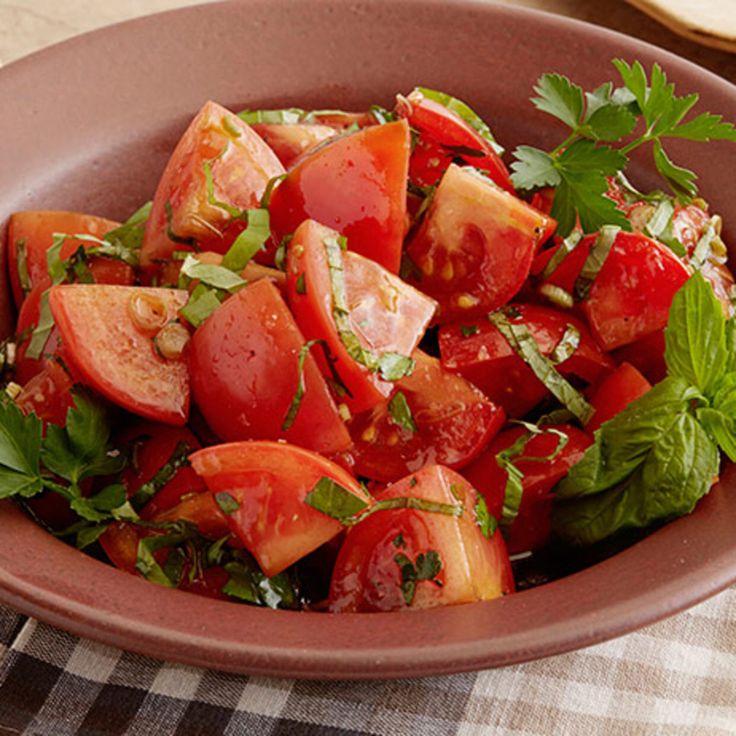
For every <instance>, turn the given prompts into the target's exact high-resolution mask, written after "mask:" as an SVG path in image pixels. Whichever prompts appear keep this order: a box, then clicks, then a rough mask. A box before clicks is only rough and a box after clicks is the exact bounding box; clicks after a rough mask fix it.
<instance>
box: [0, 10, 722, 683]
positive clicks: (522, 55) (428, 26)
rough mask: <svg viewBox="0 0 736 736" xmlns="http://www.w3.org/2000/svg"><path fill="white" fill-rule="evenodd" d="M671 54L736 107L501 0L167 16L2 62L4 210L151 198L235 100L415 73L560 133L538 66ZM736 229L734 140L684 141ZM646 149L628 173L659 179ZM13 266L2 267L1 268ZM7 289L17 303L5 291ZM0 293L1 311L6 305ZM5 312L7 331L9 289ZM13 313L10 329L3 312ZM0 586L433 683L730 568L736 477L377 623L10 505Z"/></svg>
mask: <svg viewBox="0 0 736 736" xmlns="http://www.w3.org/2000/svg"><path fill="white" fill-rule="evenodd" d="M617 56H622V57H624V58H626V59H628V60H633V59H640V60H641V61H642V62H643V63H645V65H647V66H649V65H650V64H651V63H652V62H653V61H655V60H656V61H659V62H660V63H661V64H662V65H663V66H664V67H665V69H666V71H667V73H668V74H669V76H670V78H671V79H672V80H673V81H674V82H675V83H676V84H677V87H678V92H679V93H680V94H684V93H685V92H692V91H698V92H700V94H701V99H702V103H703V105H702V109H704V110H709V111H712V112H718V113H721V114H723V115H724V116H725V117H726V118H728V119H734V118H736V89H735V88H734V87H732V86H731V85H730V84H728V83H727V82H725V81H723V80H721V79H719V78H718V77H715V76H714V75H712V74H710V73H708V72H706V71H704V70H702V69H699V68H698V67H695V66H694V65H692V64H689V63H688V62H685V61H683V60H681V59H679V58H677V57H675V56H672V55H671V54H668V53H666V52H664V51H661V50H659V49H656V48H654V47H651V46H648V45H646V44H644V43H641V42H638V41H635V40H633V39H629V38H626V37H623V36H620V35H618V34H615V33H612V32H609V31H604V30H603V29H600V28H595V27H592V26H588V25H585V24H582V23H578V22H575V21H570V20H567V19H563V18H560V17H557V16H551V15H546V14H542V13H534V12H530V11H524V10H520V9H515V8H510V7H506V6H495V5H491V4H488V3H486V2H472V1H467V2H447V0H443V1H442V2H440V1H439V0H429V1H428V0H423V2H419V1H418V0H375V1H374V2H351V3H343V2H339V1H338V0H335V2H329V1H328V0H313V1H312V2H310V3H303V2H298V0H270V1H269V2H266V1H255V0H254V1H252V2H251V1H246V2H243V1H241V2H230V3H217V4H213V5H206V6H201V7H194V8H187V9H184V10H179V11H174V12H170V13H165V14H161V15H158V16H152V17H149V18H144V19H140V20H136V21H132V22H129V23H125V24H122V25H119V26H114V27H111V28H108V29H104V30H102V31H99V32H95V33H93V34H89V35H86V36H83V37H80V38H78V39H75V40H72V41H71V42H67V43H65V44H61V45H59V46H56V47H53V48H51V49H48V50H46V51H43V52H41V53H39V54H36V55H34V56H32V57H29V58H27V59H25V60H21V61H20V62H16V63H15V64H11V65H10V66H9V67H7V68H6V69H4V70H2V71H1V72H0V98H1V99H3V100H5V101H7V102H8V103H9V104H5V105H2V106H0V160H1V161H2V167H0V223H5V222H6V221H7V217H8V216H9V215H10V213H12V212H13V211H15V210H18V209H33V208H42V209H54V208H59V209H76V210H82V211H88V212H92V213H96V214H100V215H105V216H108V217H112V218H122V217H125V216H126V215H127V214H129V213H130V212H131V211H132V210H133V209H134V208H136V207H137V206H138V205H140V204H141V203H142V202H143V201H145V200H146V199H148V198H150V197H151V195H152V194H153V191H154V189H155V186H156V183H157V180H158V176H159V175H160V173H161V171H162V169H163V167H164V165H165V163H166V160H167V158H168V156H169V154H170V152H171V150H172V148H173V146H174V144H175V142H176V140H177V139H178V136H179V135H180V134H181V132H182V131H183V129H184V128H185V126H186V124H187V122H188V120H189V119H190V118H191V116H192V115H193V114H194V112H195V111H196V110H197V109H198V108H199V107H200V106H201V104H202V103H203V102H204V101H206V100H207V99H209V98H212V99H215V100H217V101H218V102H221V103H222V104H225V105H226V106H229V107H231V108H232V109H236V110H237V109H240V108H241V107H246V106H248V107H265V106H278V107H283V106H288V105H298V106H300V107H306V108H309V107H342V108H347V109H351V108H352V109H361V108H365V107H366V106H367V105H368V104H371V103H374V102H377V103H380V104H383V105H385V106H390V105H391V104H392V100H393V96H394V94H395V93H396V92H399V91H403V92H406V91H409V90H410V89H411V88H412V87H413V86H415V85H417V84H422V85H426V86H430V87H434V88H437V89H442V90H446V91H449V92H451V93H453V94H455V95H456V96H458V97H461V98H463V99H465V100H466V101H468V102H469V103H470V104H471V105H472V106H473V107H474V108H476V109H477V111H478V112H479V113H480V114H481V115H482V116H483V117H484V118H485V119H486V120H487V121H488V122H489V123H490V125H491V128H492V129H493V131H494V133H495V134H496V136H497V137H498V139H499V140H500V141H501V142H502V143H503V144H504V145H505V146H506V147H507V149H513V147H514V146H515V145H517V144H518V143H521V142H526V143H531V144H534V145H540V146H546V145H550V144H552V145H554V144H556V143H557V142H559V140H560V137H561V135H564V131H563V129H562V126H557V125H555V124H554V122H551V118H549V117H548V116H546V115H543V114H542V113H539V112H537V111H535V110H534V108H533V107H532V106H531V104H530V103H529V102H528V98H529V96H530V95H531V90H532V86H533V84H534V82H535V81H536V79H537V77H538V76H539V74H541V73H542V72H545V71H557V72H560V73H562V74H567V75H568V76H570V77H571V78H573V79H574V80H575V81H577V82H578V83H580V84H582V85H583V86H584V87H585V88H592V87H594V86H597V85H598V84H600V83H602V82H604V81H606V80H609V79H613V78H614V69H613V67H612V66H611V65H610V63H609V62H610V60H611V59H612V58H614V57H617ZM669 148H671V152H672V155H673V157H675V158H676V160H677V161H678V163H679V162H682V163H684V164H685V165H689V166H690V167H692V168H695V170H697V171H698V172H699V173H700V175H701V190H702V192H703V194H704V196H705V197H706V198H707V199H709V201H710V202H711V203H712V205H713V209H714V210H715V211H717V212H720V213H721V214H722V215H723V216H724V221H725V233H724V237H725V238H726V240H728V239H729V238H730V239H731V240H733V239H734V234H736V230H735V229H734V222H736V207H735V206H734V204H733V202H734V199H733V197H732V196H731V195H730V191H731V187H732V183H731V172H732V171H733V170H734V168H736V151H734V150H733V149H734V147H733V146H728V145H726V144H721V143H712V144H709V145H705V146H703V145H692V144H687V143H683V142H679V143H677V144H673V145H672V146H670V147H669ZM651 171H652V169H651V163H650V162H649V161H648V160H647V159H646V157H642V158H641V159H637V160H636V162H635V169H634V178H635V180H636V181H637V183H639V184H640V185H641V186H642V187H647V186H649V184H650V183H651V182H652V180H653V179H652V176H651ZM0 265H1V264H0ZM3 300H4V302H3ZM3 304H4V306H3ZM0 317H2V318H3V319H4V321H5V325H4V326H5V327H6V328H7V327H8V325H9V324H10V319H11V317H10V312H9V309H8V305H7V290H5V293H3V294H2V299H0ZM0 326H2V325H0ZM0 523H2V528H3V537H4V542H5V543H4V544H3V545H2V546H0V599H1V600H3V601H4V602H7V603H10V604H11V605H14V606H16V607H17V608H19V609H20V610H23V611H25V612H27V613H30V614H32V615H35V616H37V617H39V618H41V619H43V620H46V621H48V622H50V623H53V624H56V625H58V626H61V627H63V628H66V629H68V630H71V631H73V632H74V633H77V634H80V635H86V636H90V637H92V638H96V639H98V640H101V641H104V642H106V643H110V644H113V645H116V646H121V647H125V648H128V649H133V650H136V651H140V652H145V653H147V654H153V655H156V656H159V657H163V658H167V659H176V660H182V661H186V662H189V663H192V664H199V665H203V666H211V667H219V668H222V669H229V670H234V671H241V672H253V673H260V674H272V675H290V676H301V677H320V678H325V677H330V678H342V677H346V678H366V677H393V676H409V675H426V674H433V673H439V672H452V671H458V670H466V669H473V668H480V667H488V666H496V665H501V664H508V663H511V662H518V661H523V660H526V659H530V658H534V657H539V656H544V655H547V654H552V653H556V652H560V651H565V650H567V649H571V648H575V647H579V646H584V645H587V644H590V643H593V642H595V641H600V640H602V639H605V638H609V637H611V636H615V635H618V634H620V633H623V632H625V631H628V630H631V629H633V628H635V627H637V626H640V625H643V624H645V623H648V622H651V621H654V620H656V619H658V618H661V617H663V616H665V615H668V614H670V613H672V612H674V611H676V610H679V609H681V608H683V607H685V606H687V605H692V604H693V603H695V602H697V601H699V600H701V599H702V598H704V597H706V596H707V595H709V594H712V593H714V592H715V591H717V590H719V589H721V588H723V587H725V586H726V585H727V584H729V583H730V582H732V581H733V580H734V579H736V537H734V535H733V533H732V530H733V529H734V528H736V472H734V470H733V468H728V469H726V471H725V472H724V474H723V477H722V482H721V485H720V486H719V487H718V488H716V489H715V490H714V491H713V492H712V493H711V494H710V495H709V496H708V497H707V498H706V499H705V500H704V501H703V502H702V504H701V505H700V506H699V508H698V509H697V511H696V513H694V514H693V515H692V516H690V517H687V518H684V519H680V520H678V521H676V522H674V523H672V524H670V525H668V526H666V527H664V528H663V529H661V530H659V531H657V532H656V533H654V534H652V535H651V536H649V537H648V538H646V539H644V540H643V541H641V542H639V543H637V544H635V545H634V546H632V547H631V548H629V549H627V550H625V551H624V552H622V553H621V554H619V555H617V556H615V557H614V558H611V559H609V560H606V561H605V562H602V563H600V564H598V565H596V566H594V567H592V568H589V569H587V570H584V571H583V572H581V573H577V574H575V575H572V576H570V577H568V578H565V579H563V580H559V581H556V582H554V583H551V584H549V585H546V586H543V587H541V588H537V589H534V590H531V591H526V592H523V593H520V594H518V595H515V596H511V597H509V598H506V599H503V600H501V601H496V602H492V603H488V604H474V605H467V606H459V607H456V608H452V609H442V610H434V611H423V612H415V613H411V614H379V615H371V616H370V617H366V616H356V615H344V616H331V615H327V614H303V613H288V612H271V611H261V610H258V609H253V608H249V607H246V606H238V605H234V604H228V603H221V602H216V601H210V600H206V599H201V598H197V597H196V596H191V595H188V594H185V593H180V592H178V591H170V590H164V589H160V588H157V587H156V586H153V585H150V584H148V583H146V582H145V581H142V580H139V579H136V578H134V577H132V576H128V575H126V574H124V573H121V572H119V571H117V570H114V569H112V568H110V567H108V566H105V565H103V564H101V563H99V562H96V561H95V560H92V559H90V558H88V557H86V556H84V555H83V554H81V553H79V552H77V551H76V550H74V549H72V548H69V547H67V546H65V545H63V544H62V543H60V542H58V541H57V540H55V539H54V538H53V537H51V536H50V535H48V534H46V533H45V532H43V531H42V530H41V529H39V528H38V527H36V526H35V525H34V524H33V523H32V522H31V521H30V520H29V519H28V518H26V517H25V516H24V515H23V514H22V513H21V512H20V511H19V510H18V509H17V508H15V507H14V506H12V505H11V504H8V503H5V504H4V505H1V506H0Z"/></svg>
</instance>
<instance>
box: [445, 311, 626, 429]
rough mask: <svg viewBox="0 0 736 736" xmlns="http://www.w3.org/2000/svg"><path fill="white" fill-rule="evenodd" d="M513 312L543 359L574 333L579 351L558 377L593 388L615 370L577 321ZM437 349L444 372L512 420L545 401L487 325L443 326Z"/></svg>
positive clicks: (505, 344)
mask: <svg viewBox="0 0 736 736" xmlns="http://www.w3.org/2000/svg"><path fill="white" fill-rule="evenodd" d="M513 308H514V309H515V310H516V311H517V312H518V313H519V315H520V317H519V321H521V322H523V323H524V324H525V325H526V326H527V328H528V329H529V331H530V332H531V334H532V337H534V340H535V341H536V343H537V345H538V346H539V349H540V351H541V352H542V354H543V355H546V356H549V355H550V354H551V353H552V351H553V350H554V349H555V347H556V346H557V345H558V344H559V342H560V340H561V339H562V337H563V335H564V334H565V331H566V330H567V328H568V325H572V326H573V327H575V328H576V329H577V330H578V332H579V333H580V344H579V345H578V348H577V350H575V352H574V353H573V354H572V355H571V356H570V357H569V358H568V359H567V360H565V361H563V362H562V363H560V364H559V365H558V366H557V369H558V370H559V372H560V373H562V375H564V376H570V375H574V376H577V377H578V378H582V379H583V380H585V381H588V382H591V381H595V380H596V379H597V378H598V377H599V376H600V375H601V374H602V373H605V372H607V371H609V370H611V369H612V368H613V366H614V364H613V362H612V361H611V359H610V358H609V357H608V356H607V355H606V354H605V353H604V352H603V351H602V350H601V349H600V348H599V347H598V346H597V345H596V343H595V341H594V340H593V337H592V336H591V334H590V332H589V331H588V330H587V328H586V327H585V325H584V324H583V323H582V322H581V321H580V320H579V319H577V318H576V317H574V316H572V315H571V314H569V313H567V312H562V311H559V310H556V309H552V308H550V307H543V306H539V305H536V304H516V305H514V306H513ZM511 320H512V321H515V318H511ZM468 327H472V328H477V331H476V332H475V334H472V335H464V334H463V330H467V329H468ZM439 344H440V355H441V356H442V365H443V367H444V368H447V369H448V370H450V371H454V372H456V373H459V374H460V375H461V376H464V377H465V378H467V379H468V380H469V381H470V382H471V383H473V384H475V385H476V386H477V387H478V388H479V389H480V390H481V391H482V392H483V393H484V394H485V395H486V396H487V397H488V398H489V399H490V400H491V401H493V402H494V403H496V404H498V405H500V406H502V407H503V408H504V409H505V411H506V413H507V414H508V415H509V416H510V417H513V418H518V417H522V416H524V415H525V414H527V413H528V412H529V411H531V410H532V409H533V408H534V407H535V406H536V405H537V404H538V403H539V402H540V401H542V399H544V397H545V396H547V395H548V391H547V388H546V387H545V386H544V384H543V383H542V382H541V381H540V380H539V379H538V378H537V377H536V376H535V375H534V373H533V371H532V369H531V368H530V367H529V366H528V365H527V364H526V363H525V362H524V360H523V359H522V358H521V357H520V356H519V355H518V354H517V353H516V351H515V350H514V349H513V348H512V347H511V345H509V343H508V341H507V340H506V338H505V337H504V336H503V335H502V334H501V333H500V332H499V331H498V329H497V328H496V327H495V325H493V324H492V323H491V322H490V321H489V320H487V319H478V320H471V321H470V322H464V323H458V324H453V325H443V327H442V328H441V329H440V332H439Z"/></svg>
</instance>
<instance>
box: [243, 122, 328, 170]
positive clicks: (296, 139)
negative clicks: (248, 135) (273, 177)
mask: <svg viewBox="0 0 736 736" xmlns="http://www.w3.org/2000/svg"><path fill="white" fill-rule="evenodd" d="M252 127H253V130H255V132H256V133H258V135H260V136H261V138H263V140H264V141H266V143H267V144H268V146H269V148H270V149H271V150H272V151H273V152H274V153H275V154H276V155H277V156H278V159H279V161H281V163H282V164H283V165H284V166H285V167H286V168H287V169H288V168H289V167H290V166H291V165H292V164H293V163H294V162H295V161H296V160H297V159H298V158H299V157H300V156H301V155H302V154H303V153H305V152H306V151H309V150H310V149H311V148H314V147H315V146H316V145H318V144H319V143H322V142H323V141H326V140H327V139H328V138H332V137H333V136H335V135H336V131H335V129H334V128H331V127H329V126H328V125H307V124H304V123H254V124H253V126H252Z"/></svg>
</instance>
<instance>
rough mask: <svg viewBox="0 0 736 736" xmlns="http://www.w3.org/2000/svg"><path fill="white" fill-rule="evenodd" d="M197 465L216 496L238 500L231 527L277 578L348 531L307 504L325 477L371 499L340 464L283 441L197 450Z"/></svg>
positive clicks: (231, 444)
mask: <svg viewBox="0 0 736 736" xmlns="http://www.w3.org/2000/svg"><path fill="white" fill-rule="evenodd" d="M190 460H191V463H192V467H193V468H194V469H195V470H196V471H197V473H199V475H200V476H201V477H202V478H204V480H205V483H207V486H208V487H209V489H210V490H211V491H212V492H213V493H214V494H216V495H217V494H221V493H227V494H229V495H230V497H231V498H232V499H234V501H235V502H236V503H237V504H238V507H237V509H236V510H234V511H233V512H232V513H231V514H230V515H229V516H228V517H227V518H228V523H229V525H230V529H231V531H232V532H233V533H234V534H235V535H237V537H238V538H239V539H240V540H241V541H242V542H243V544H244V546H245V548H246V549H247V550H248V551H249V552H250V553H251V554H252V555H253V556H254V557H255V558H256V560H257V561H258V564H259V565H260V566H261V569H262V570H263V572H264V573H265V574H266V575H267V576H269V577H272V576H273V575H276V574H278V573H279V572H281V571H282V570H285V569H286V568H287V567H289V565H291V564H293V563H294V562H296V561H297V560H299V559H301V558H302V557H304V556H305V555H308V554H309V553H310V552H312V551H313V550H315V549H317V547H320V546H321V545H322V544H324V543H325V542H328V541H329V540H330V539H332V538H333V537H336V536H337V535H338V534H339V533H340V532H341V531H342V528H343V527H342V524H340V522H339V521H336V520H335V519H333V518H331V517H329V516H327V515H326V514H323V513H322V512H321V511H317V510H316V509H313V508H312V507H311V506H309V505H307V504H306V503H305V502H304V498H305V497H306V495H307V494H308V493H309V492H310V491H311V490H312V489H313V488H314V486H315V485H316V484H317V482H318V481H319V480H320V479H321V478H330V479H331V480H333V481H335V482H337V483H338V484H340V485H341V486H342V487H343V488H345V489H347V490H348V491H350V492H351V493H353V494H354V495H355V496H358V497H359V498H361V499H362V500H364V501H367V502H369V501H370V499H369V497H368V496H366V494H365V493H364V491H363V490H362V489H361V487H360V485H359V483H358V482H357V481H356V480H355V478H353V477H352V476H351V475H350V474H349V473H347V472H346V471H345V470H343V469H342V468H341V467H340V466H339V465H336V464H335V463H333V462H331V461H329V460H327V459H326V458H324V457H322V456H321V455H317V454H315V453H313V452H309V451H308V450H304V449H302V448H300V447H295V446H294V445H288V444H285V443H282V442H233V443H230V444H226V445H216V446H214V447H207V448H205V449H204V450H199V452H195V453H194V454H193V455H192V456H191V458H190Z"/></svg>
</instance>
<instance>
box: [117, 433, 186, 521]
mask: <svg viewBox="0 0 736 736" xmlns="http://www.w3.org/2000/svg"><path fill="white" fill-rule="evenodd" d="M191 451H192V448H191V447H190V446H189V444H188V443H187V442H184V441H183V440H182V441H181V442H177V444H176V447H175V448H174V451H173V452H172V453H171V456H170V457H169V459H168V460H167V461H166V464H165V465H164V466H162V467H161V468H159V469H158V470H157V471H156V474H155V475H154V476H153V478H151V480H149V481H147V482H146V483H144V484H143V485H142V486H141V487H140V488H139V489H138V490H137V491H136V492H135V494H133V496H132V497H131V499H130V503H131V505H132V506H133V508H134V509H142V508H143V507H144V506H145V505H146V504H147V503H148V502H149V501H150V500H151V499H152V498H153V497H154V496H155V495H156V494H157V493H158V492H159V491H160V490H161V489H162V488H163V487H164V486H165V485H166V484H167V483H168V482H169V481H170V480H171V479H172V478H173V477H174V476H175V475H176V474H177V472H178V471H179V468H183V467H185V466H186V465H189V453H190V452H191Z"/></svg>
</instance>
